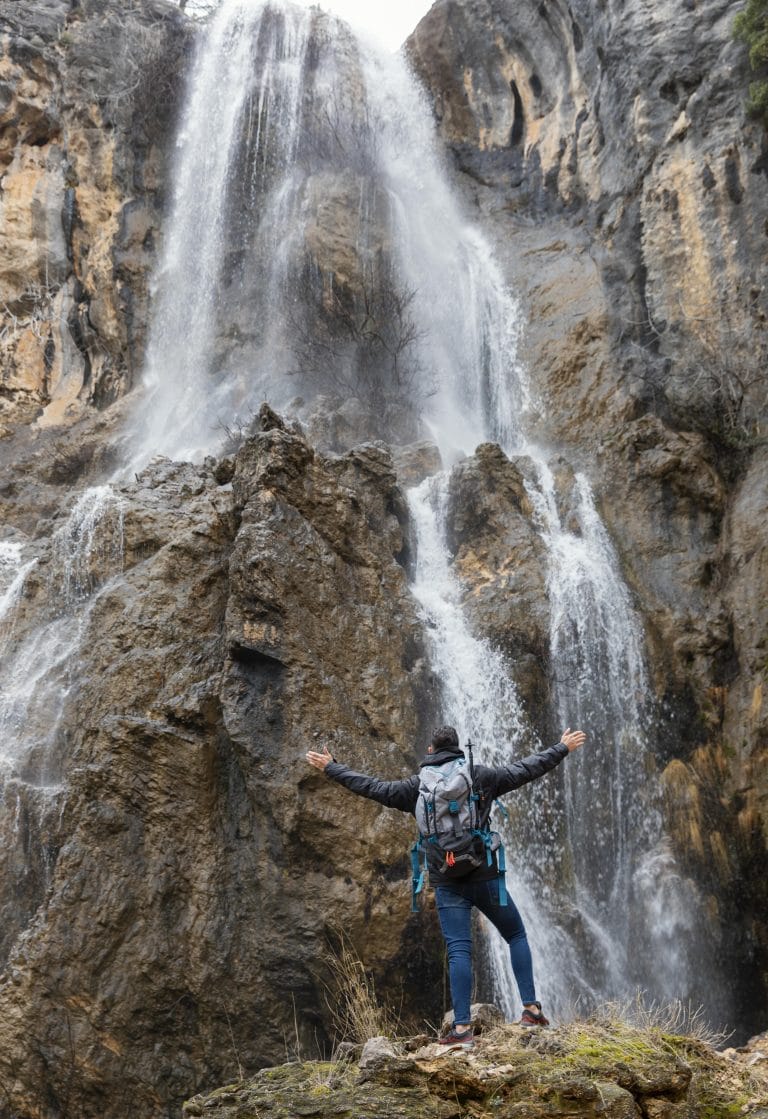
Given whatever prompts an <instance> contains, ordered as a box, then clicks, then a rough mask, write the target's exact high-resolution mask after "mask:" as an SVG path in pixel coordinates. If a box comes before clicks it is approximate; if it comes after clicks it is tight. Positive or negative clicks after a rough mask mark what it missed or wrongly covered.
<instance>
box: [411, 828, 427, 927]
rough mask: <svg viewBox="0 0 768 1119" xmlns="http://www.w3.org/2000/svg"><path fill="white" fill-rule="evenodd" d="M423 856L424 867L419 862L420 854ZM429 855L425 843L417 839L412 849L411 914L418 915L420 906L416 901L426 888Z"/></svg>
mask: <svg viewBox="0 0 768 1119" xmlns="http://www.w3.org/2000/svg"><path fill="white" fill-rule="evenodd" d="M420 853H421V854H422V855H423V860H424V861H423V865H422V863H421V861H420V860H419V854H420ZM426 862H427V853H426V851H424V849H423V841H422V840H421V839H417V840H416V842H415V843H414V845H413V847H411V875H412V889H411V912H412V913H418V912H419V906H418V903H417V901H416V898H417V896H418V895H419V894H420V893H421V891H422V890H423V888H424V868H425V867H426Z"/></svg>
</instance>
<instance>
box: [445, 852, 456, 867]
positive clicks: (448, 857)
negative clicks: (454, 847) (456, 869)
mask: <svg viewBox="0 0 768 1119" xmlns="http://www.w3.org/2000/svg"><path fill="white" fill-rule="evenodd" d="M445 861H446V863H447V864H448V866H456V856H455V855H454V853H453V851H449V852H448V854H447V855H446V856H445Z"/></svg>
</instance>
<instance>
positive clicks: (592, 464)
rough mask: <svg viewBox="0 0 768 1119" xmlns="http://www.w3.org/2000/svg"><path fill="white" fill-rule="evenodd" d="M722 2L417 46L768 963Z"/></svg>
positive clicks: (464, 12) (495, 621)
mask: <svg viewBox="0 0 768 1119" xmlns="http://www.w3.org/2000/svg"><path fill="white" fill-rule="evenodd" d="M732 19H733V11H732V6H731V5H729V4H728V3H727V2H726V0H706V2H704V3H697V4H695V5H693V6H692V5H674V4H660V5H655V6H653V8H652V9H651V8H648V7H647V6H643V5H641V4H630V5H629V6H627V5H626V4H621V5H617V4H613V3H612V0H608V2H607V3H606V4H602V5H598V6H596V5H594V4H589V3H587V2H584V3H582V2H581V0H576V2H573V3H570V4H568V5H566V4H564V3H559V2H557V3H553V4H547V5H544V6H542V5H538V4H535V3H529V2H527V0H524V2H523V3H516V4H514V5H513V4H511V3H509V2H508V0H438V2H437V3H436V4H434V5H433V6H432V8H431V9H430V11H429V13H428V14H427V15H426V16H425V17H424V19H423V20H422V21H421V23H420V24H419V26H418V27H417V29H416V30H415V31H414V33H413V35H412V36H411V38H410V39H409V41H408V51H409V55H410V58H411V61H412V64H413V66H414V68H415V70H416V72H417V73H418V74H419V75H420V77H421V79H422V81H423V82H424V84H425V86H426V88H427V91H428V95H429V96H430V98H431V100H432V104H433V106H434V112H435V116H436V119H437V122H438V127H439V129H440V132H441V134H442V136H443V137H444V139H445V141H446V143H447V145H448V147H449V149H450V150H451V151H452V153H453V155H454V158H455V162H456V166H457V169H458V175H457V179H458V181H459V182H460V183H461V184H462V185H463V188H464V192H465V195H466V198H467V200H468V202H469V203H470V204H472V205H474V206H476V207H477V212H478V213H479V214H480V215H481V216H482V221H483V222H484V224H485V228H486V231H487V233H488V235H489V236H490V238H491V240H492V241H493V243H494V246H495V248H496V250H497V253H498V255H499V258H500V260H501V261H502V263H503V264H504V266H505V268H506V272H507V275H508V277H509V280H510V283H511V284H512V285H513V286H514V288H515V289H516V291H517V293H518V296H519V300H520V304H521V313H522V316H523V319H524V321H525V323H526V328H525V331H524V337H523V355H524V357H525V360H526V363H527V366H528V368H529V370H530V376H531V383H532V395H533V409H532V413H531V415H530V416H529V418H528V422H529V430H530V432H531V434H532V435H533V436H534V437H536V438H538V439H540V440H541V441H542V442H543V443H545V444H546V445H548V446H550V447H551V446H552V444H553V443H554V444H555V445H556V446H560V447H562V448H563V449H564V451H565V453H566V455H567V457H568V459H569V460H570V462H571V463H572V464H573V465H574V466H575V467H578V468H579V469H582V470H584V471H585V472H586V473H587V475H588V477H589V478H590V480H591V483H592V485H593V487H594V489H595V492H596V496H597V500H598V505H599V508H600V512H601V514H602V516H603V518H604V520H605V522H606V524H607V526H608V528H609V530H610V533H611V536H612V539H613V541H614V543H615V544H616V546H617V548H618V551H619V555H620V559H621V563H622V567H623V572H624V575H625V578H626V580H627V582H628V583H629V585H630V587H631V588H632V591H633V594H634V596H635V601H636V603H637V606H638V608H639V610H640V611H641V613H642V615H643V618H644V620H645V623H646V635H647V646H648V654H649V663H650V670H651V675H652V678H653V682H654V688H655V691H656V695H657V698H658V700H659V706H658V711H659V723H658V727H657V731H656V734H657V739H658V747H657V752H658V756H659V759H660V761H661V762H662V764H665V763H666V762H668V761H670V760H671V759H678V760H681V761H682V762H683V764H684V765H685V766H687V767H688V768H687V770H686V775H687V776H686V780H685V782H682V781H681V780H680V777H681V773H680V771H679V770H678V771H675V770H674V769H673V770H671V771H670V774H669V776H672V775H674V774H675V772H676V773H677V776H676V778H675V780H676V781H677V788H678V791H680V790H681V789H682V788H685V789H686V790H687V792H686V793H685V796H684V797H683V799H682V800H681V799H680V798H679V797H678V800H677V808H676V809H675V812H676V814H677V818H678V819H679V820H680V821H681V822H682V820H683V818H684V815H685V812H684V808H683V804H684V803H688V802H691V803H692V796H693V794H692V790H694V789H695V790H697V793H698V802H697V803H698V809H697V813H698V814H696V813H694V814H693V815H692V816H691V817H690V818H689V819H688V821H687V822H686V823H685V824H682V823H681V827H680V828H679V829H678V830H677V831H676V839H677V844H678V846H677V854H678V857H679V858H680V860H681V861H682V862H683V863H684V864H687V865H688V866H690V867H691V868H692V869H694V868H695V871H694V872H695V874H696V876H697V879H698V880H699V881H701V882H703V883H709V890H710V891H711V892H710V893H709V898H708V905H709V906H710V908H711V910H712V912H713V913H715V912H717V911H720V912H721V913H722V912H724V911H723V910H722V908H721V907H722V904H723V899H724V898H725V897H728V898H731V897H732V898H734V899H735V898H736V896H737V895H738V896H739V902H738V903H737V904H738V905H739V909H740V912H741V913H742V914H743V920H744V922H745V924H746V926H747V927H748V929H749V933H748V938H749V940H750V943H754V944H760V945H761V947H760V949H759V954H760V955H761V958H762V955H763V953H764V952H765V949H766V946H767V945H768V940H767V939H766V933H765V927H764V922H763V920H762V918H761V917H760V914H761V913H762V912H764V909H765V905H766V901H767V900H768V899H766V896H765V892H764V889H763V887H762V886H759V885H757V884H756V883H755V878H754V875H753V872H752V870H750V869H749V868H752V867H754V866H761V867H762V866H763V865H764V862H765V857H766V839H765V837H766V834H768V829H767V828H766V819H767V818H768V817H767V815H766V813H767V811H768V808H767V806H768V799H767V798H768V786H767V785H766V781H765V765H764V759H765V751H766V730H765V699H764V694H765V686H766V681H765V672H766V661H765V651H764V636H763V635H764V631H765V626H764V624H763V621H764V619H763V615H762V605H761V604H763V603H764V602H765V601H768V583H766V573H765V571H764V563H763V558H762V557H763V556H764V555H765V553H766V530H765V518H764V516H762V502H763V490H764V487H765V477H766V462H765V454H764V447H763V446H762V444H763V439H764V437H763V434H762V433H763V432H764V430H765V422H766V412H767V411H768V389H767V386H766V378H765V373H764V369H765V360H764V356H763V355H764V338H765V321H766V310H767V309H768V308H767V298H766V254H765V252H764V247H763V246H764V241H765V230H766V228H768V226H766V222H767V221H768V192H766V188H765V136H764V132H763V130H762V128H761V127H760V126H759V125H758V124H756V123H755V122H753V121H750V120H749V119H747V118H746V116H745V112H744V101H745V96H746V89H747V85H748V81H749V77H750V74H749V68H748V63H747V59H746V51H745V48H744V47H743V46H742V45H741V44H739V43H738V42H736V41H735V40H734V39H733V38H732V35H731V24H732ZM473 469H475V468H473ZM494 500H495V499H494ZM512 523H514V518H513V519H512ZM517 523H518V524H520V525H521V529H520V531H521V532H522V533H523V534H525V527H524V523H523V522H521V521H520V520H519V519H518V521H517ZM475 531H477V532H478V533H479V535H480V536H481V537H482V530H480V529H477V530H475ZM508 543H509V544H512V542H511V541H508ZM512 547H513V551H514V545H512ZM518 554H519V545H518ZM488 558H489V560H490V562H488V563H487V564H486V569H487V570H485V571H482V570H481V568H480V565H479V564H477V563H476V562H475V561H474V559H473V558H472V557H470V556H469V545H468V542H466V541H464V540H462V541H461V544H460V550H459V552H458V553H457V568H458V569H459V570H460V571H461V572H462V577H463V578H465V579H466V580H467V585H468V588H469V589H470V590H471V593H470V597H469V602H470V603H471V606H470V609H471V610H472V611H473V616H474V618H475V624H476V625H477V627H478V631H479V632H486V633H488V634H489V635H491V636H492V638H493V640H494V641H496V642H497V643H499V644H500V645H502V646H503V647H506V648H509V649H513V648H514V647H515V645H516V644H517V643H519V642H520V641H521V635H522V639H523V640H525V639H526V638H527V634H526V631H525V630H524V629H523V628H522V627H521V624H520V617H519V615H518V614H517V611H516V608H515V607H512V608H511V609H510V607H509V606H508V604H507V600H506V598H505V597H503V595H502V594H501V593H500V591H501V585H500V580H499V572H500V569H501V564H500V560H499V557H498V556H497V557H495V558H494V557H493V554H492V553H490V552H489V555H488ZM534 566H535V564H531V567H530V569H529V568H526V567H523V568H522V569H521V571H524V572H525V574H524V578H523V580H522V581H523V583H524V585H525V587H526V588H531V587H534V586H535V585H536V583H535V576H533V567H534ZM478 584H479V586H480V587H481V588H482V589H481V590H478V589H477V586H478ZM523 593H524V596H525V592H523ZM531 598H533V599H535V600H536V601H535V603H530V602H529V609H531V616H532V618H533V625H532V627H531V630H532V636H533V638H534V644H535V645H537V646H538V647H539V648H540V647H541V642H540V640H537V639H536V635H537V634H541V633H543V632H545V631H544V628H543V626H542V625H541V622H540V620H539V619H542V620H543V615H545V613H546V603H545V600H544V599H542V597H541V596H540V595H539V594H537V593H536V592H534V593H533V594H532V595H531ZM484 600H485V601H484ZM518 651H520V650H518ZM530 652H533V649H531V650H530ZM524 655H525V653H524ZM540 685H541V680H539V681H538V682H537V681H536V679H535V676H532V677H531V681H530V683H529V685H528V687H527V689H526V695H528V694H529V692H530V693H533V692H535V691H536V690H537V687H540ZM686 798H687V799H686ZM697 834H699V835H701V836H702V839H701V843H700V844H699V843H698V841H697V842H696V844H694V845H693V846H688V845H687V843H686V840H687V839H690V838H691V837H693V838H695V837H696V835H697ZM699 851H700V852H701V853H700V854H697V852H699ZM759 878H760V880H761V881H763V880H764V878H765V876H764V875H762V873H761V874H760V875H759ZM745 879H746V880H749V883H750V885H749V886H746V885H745ZM736 936H737V939H739V942H740V943H742V939H741V934H740V933H739V934H736ZM724 937H725V940H724V942H723V943H724V948H725V950H726V951H730V950H731V949H730V947H726V943H727V944H730V932H729V931H728V930H727V929H725V930H724ZM734 946H735V945H734ZM739 954H740V950H737V951H736V955H737V956H738V955H739ZM755 970H756V972H757V973H758V974H760V975H761V976H764V974H765V970H764V968H763V967H762V965H758V966H757V968H756V969H754V970H753V976H754V974H755ZM744 982H745V984H746V985H745V987H744V995H743V1001H744V1002H745V1003H749V1004H754V998H753V995H754V992H753V990H752V988H751V982H752V981H751V980H747V979H746V973H744ZM759 982H760V983H762V982H763V979H760V980H759ZM761 989H762V988H761ZM757 1001H758V1002H760V1001H764V1000H761V999H758V1000H757ZM761 1024H762V1023H761V1022H760V1021H759V1020H758V1019H755V1020H754V1022H753V1028H758V1027H759V1026H760V1025H761ZM748 1028H749V1027H748Z"/></svg>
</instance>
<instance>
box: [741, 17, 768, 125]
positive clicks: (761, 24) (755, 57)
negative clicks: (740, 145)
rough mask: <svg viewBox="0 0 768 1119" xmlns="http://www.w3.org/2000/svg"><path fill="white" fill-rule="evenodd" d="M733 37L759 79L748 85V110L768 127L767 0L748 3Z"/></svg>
mask: <svg viewBox="0 0 768 1119" xmlns="http://www.w3.org/2000/svg"><path fill="white" fill-rule="evenodd" d="M733 33H734V35H735V36H736V38H737V39H741V40H743V42H745V43H746V44H747V46H748V47H749V61H750V63H751V65H752V69H753V70H755V71H756V72H757V73H758V75H759V77H758V80H757V81H754V82H750V86H749V100H748V101H747V110H748V112H749V113H751V114H752V116H755V117H758V118H759V119H760V120H761V121H762V122H763V124H764V125H766V126H767V127H768V0H747V6H746V8H744V10H743V11H741V12H739V14H738V15H737V16H736V19H735V20H734V21H733Z"/></svg>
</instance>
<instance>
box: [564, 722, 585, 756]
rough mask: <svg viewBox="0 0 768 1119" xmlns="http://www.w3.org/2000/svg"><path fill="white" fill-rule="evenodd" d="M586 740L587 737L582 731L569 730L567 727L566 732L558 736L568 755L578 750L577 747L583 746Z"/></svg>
mask: <svg viewBox="0 0 768 1119" xmlns="http://www.w3.org/2000/svg"><path fill="white" fill-rule="evenodd" d="M586 740H587V736H586V734H585V733H584V731H583V730H571V728H570V727H568V729H567V730H564V731H563V733H562V734H561V736H560V741H561V742H562V744H563V746H567V747H568V752H569V753H572V752H573V751H574V750H578V748H579V746H583V745H584V743H585V742H586Z"/></svg>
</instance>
